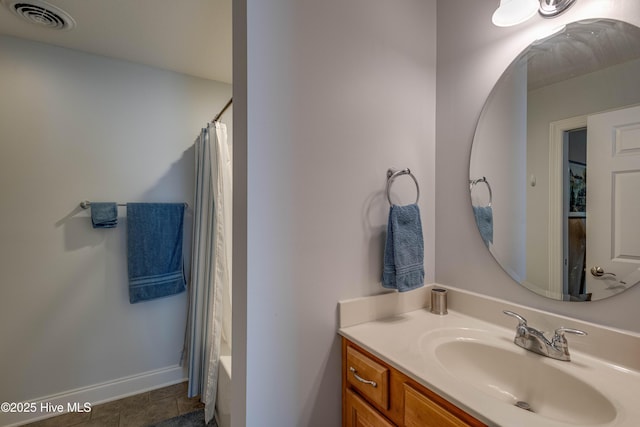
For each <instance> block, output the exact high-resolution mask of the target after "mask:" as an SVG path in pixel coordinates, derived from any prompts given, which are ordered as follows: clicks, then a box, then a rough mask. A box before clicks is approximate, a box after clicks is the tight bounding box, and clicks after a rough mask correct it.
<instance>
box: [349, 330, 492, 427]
mask: <svg viewBox="0 0 640 427" xmlns="http://www.w3.org/2000/svg"><path fill="white" fill-rule="evenodd" d="M342 399H343V402H342V408H343V415H342V417H343V426H345V427H356V426H375V427H390V426H416V427H419V426H441V427H467V426H474V427H476V426H477V427H480V426H485V425H486V424H484V423H482V422H481V421H479V420H477V419H475V418H474V417H472V416H471V415H469V414H467V413H466V412H464V411H463V410H461V409H460V408H458V407H456V406H455V405H453V404H452V403H450V402H448V401H447V400H446V399H444V398H442V397H441V396H439V395H438V394H436V393H434V392H433V391H431V390H429V389H428V388H426V387H424V386H423V385H422V384H420V383H418V382H417V381H415V380H413V379H412V378H410V377H409V376H407V375H405V374H403V373H402V372H400V371H399V370H397V369H395V368H393V367H392V366H391V365H389V364H387V363H385V362H384V361H382V360H380V359H379V358H377V357H375V356H373V355H372V354H370V353H369V352H367V351H366V350H364V349H363V348H361V347H359V346H357V345H356V344H354V343H353V342H351V341H349V340H348V339H346V338H342Z"/></svg>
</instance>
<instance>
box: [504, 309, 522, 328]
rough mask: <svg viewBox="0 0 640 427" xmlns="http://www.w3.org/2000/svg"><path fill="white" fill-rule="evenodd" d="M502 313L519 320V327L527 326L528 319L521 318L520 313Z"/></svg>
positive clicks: (505, 311) (507, 311)
mask: <svg viewBox="0 0 640 427" xmlns="http://www.w3.org/2000/svg"><path fill="white" fill-rule="evenodd" d="M502 312H503V313H504V314H506V315H507V316H511V317H515V318H516V319H518V322H519V324H518V327H521V326H527V319H525V318H524V317H522V316H520V315H519V314H518V313H514V312H513V311H509V310H503V311H502Z"/></svg>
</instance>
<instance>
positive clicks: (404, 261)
mask: <svg viewBox="0 0 640 427" xmlns="http://www.w3.org/2000/svg"><path fill="white" fill-rule="evenodd" d="M423 285H424V240H423V237H422V222H421V220H420V209H419V208H418V205H416V204H412V205H407V206H397V205H392V206H391V208H390V209H389V221H388V223H387V239H386V242H385V248H384V269H383V272H382V286H383V287H385V288H389V289H397V290H398V291H399V292H406V291H410V290H412V289H416V288H419V287H421V286H423Z"/></svg>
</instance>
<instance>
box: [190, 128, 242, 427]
mask: <svg viewBox="0 0 640 427" xmlns="http://www.w3.org/2000/svg"><path fill="white" fill-rule="evenodd" d="M195 151H196V155H195V157H196V189H195V201H194V214H193V248H192V266H191V286H190V296H189V301H190V303H189V332H188V340H189V353H188V355H189V392H188V393H189V397H193V396H197V395H200V397H201V400H202V402H203V403H204V404H205V420H206V422H209V420H211V418H213V415H214V411H215V402H216V391H217V384H218V365H219V361H220V348H221V344H222V341H223V340H224V341H226V343H227V344H228V345H229V347H231V237H232V235H231V230H232V227H231V225H232V224H231V203H232V199H231V197H232V169H231V165H232V162H231V150H230V147H229V143H228V141H227V127H226V125H224V124H223V123H220V122H212V123H211V124H209V125H208V126H207V128H205V129H202V132H201V133H200V136H199V137H198V139H197V140H196V144H195Z"/></svg>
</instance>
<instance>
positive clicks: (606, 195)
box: [586, 106, 640, 299]
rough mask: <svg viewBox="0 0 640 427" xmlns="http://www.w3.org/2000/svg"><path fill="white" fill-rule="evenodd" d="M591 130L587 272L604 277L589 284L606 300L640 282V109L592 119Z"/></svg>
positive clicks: (589, 276) (590, 276) (596, 296)
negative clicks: (594, 270) (593, 268)
mask: <svg viewBox="0 0 640 427" xmlns="http://www.w3.org/2000/svg"><path fill="white" fill-rule="evenodd" d="M587 127H588V129H589V133H588V136H587V158H588V159H589V169H588V174H589V186H588V191H587V235H588V236H589V242H588V244H587V258H586V266H587V268H592V267H595V268H596V273H598V272H600V271H601V272H602V274H601V275H598V274H596V275H594V274H587V275H586V284H587V289H588V290H589V292H591V293H592V294H593V297H594V299H601V298H606V297H608V296H611V295H613V294H615V293H618V292H620V291H621V290H624V289H626V288H627V287H629V286H633V285H634V284H635V283H636V282H638V280H640V278H638V277H637V276H638V274H639V273H638V268H639V267H640V221H639V220H638V212H640V197H639V194H640V106H636V107H630V108H624V109H620V110H614V111H609V112H605V113H601V114H593V115H591V116H589V118H588V121H587ZM598 268H599V269H598ZM608 273H613V274H615V276H614V275H612V274H608Z"/></svg>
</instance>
